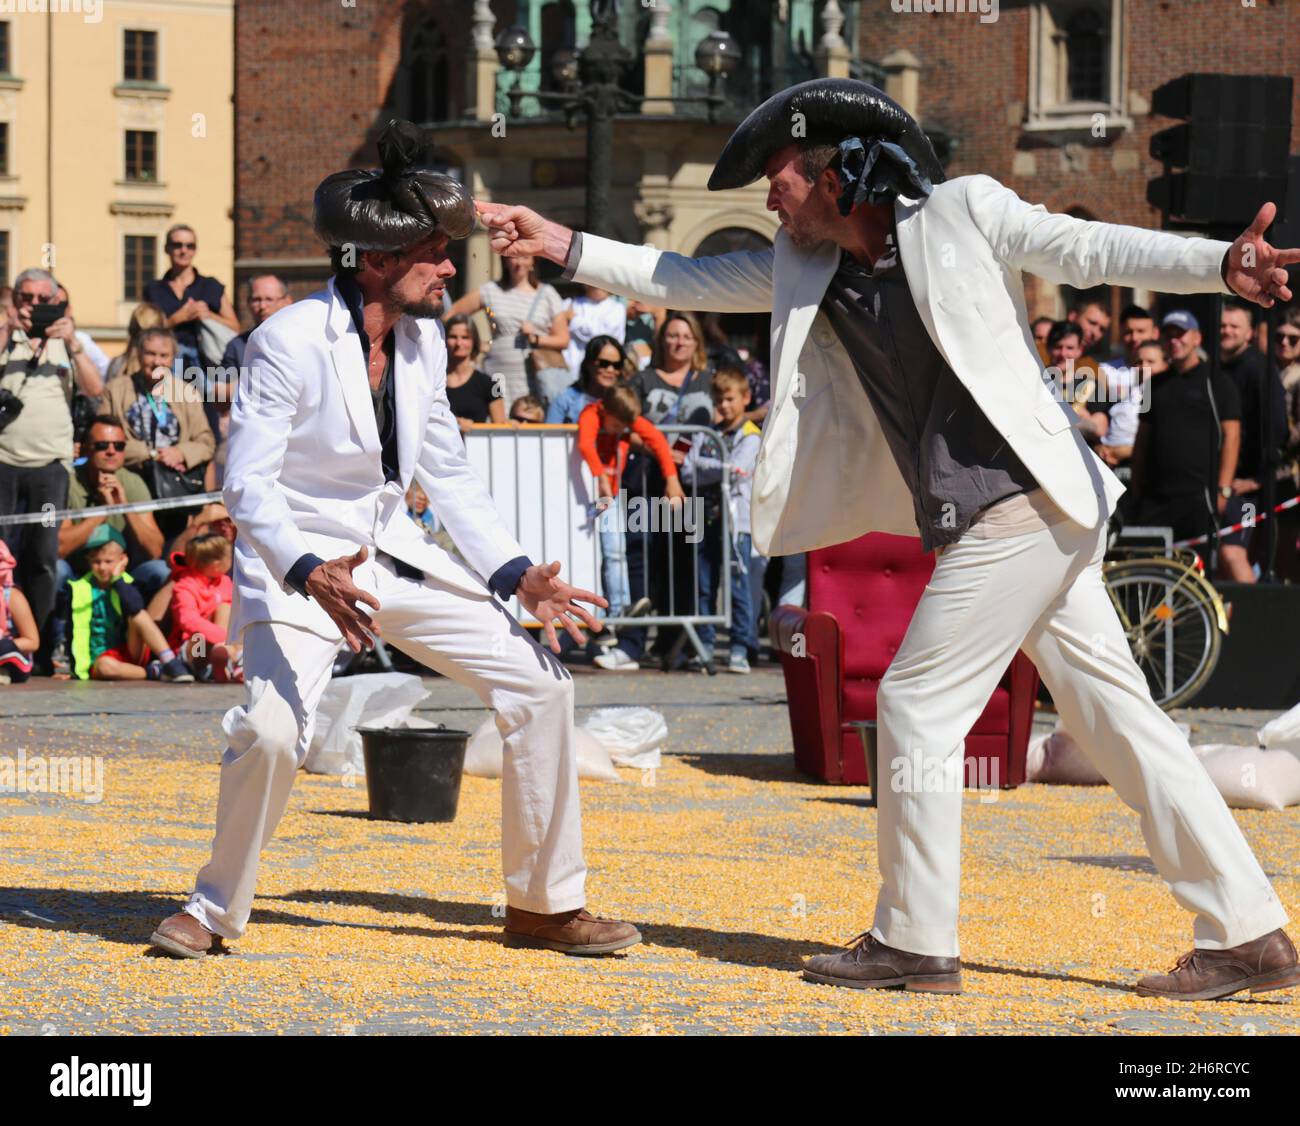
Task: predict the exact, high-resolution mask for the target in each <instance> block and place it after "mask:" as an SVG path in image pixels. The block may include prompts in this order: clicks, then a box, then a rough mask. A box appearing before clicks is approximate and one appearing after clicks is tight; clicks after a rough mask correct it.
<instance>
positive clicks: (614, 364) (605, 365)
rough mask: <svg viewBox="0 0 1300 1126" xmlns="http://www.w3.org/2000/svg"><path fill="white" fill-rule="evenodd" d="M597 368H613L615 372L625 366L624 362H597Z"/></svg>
mask: <svg viewBox="0 0 1300 1126" xmlns="http://www.w3.org/2000/svg"><path fill="white" fill-rule="evenodd" d="M596 366H597V367H598V368H613V369H614V370H615V371H617V370H618V369H619V368H621V367H622V366H623V361H622V360H597V361H596Z"/></svg>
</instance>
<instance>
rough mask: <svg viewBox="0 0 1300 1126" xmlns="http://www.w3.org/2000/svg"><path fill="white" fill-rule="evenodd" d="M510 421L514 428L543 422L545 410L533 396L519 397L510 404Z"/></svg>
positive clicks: (539, 400) (540, 402)
mask: <svg viewBox="0 0 1300 1126" xmlns="http://www.w3.org/2000/svg"><path fill="white" fill-rule="evenodd" d="M510 421H511V422H513V423H514V424H515V425H516V426H526V425H532V424H536V423H540V422H545V421H546V408H545V407H544V406H542V400H541V399H539V398H537V397H536V396H535V395H521V396H520V397H519V398H518V399H516V400H515V401H514V402H513V403H511V404H510Z"/></svg>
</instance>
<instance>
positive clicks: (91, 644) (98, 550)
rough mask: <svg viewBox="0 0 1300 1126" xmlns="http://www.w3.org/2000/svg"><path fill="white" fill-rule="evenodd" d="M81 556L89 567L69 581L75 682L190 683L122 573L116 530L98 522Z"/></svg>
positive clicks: (122, 542)
mask: <svg viewBox="0 0 1300 1126" xmlns="http://www.w3.org/2000/svg"><path fill="white" fill-rule="evenodd" d="M86 558H87V560H88V561H89V563H90V570H89V571H87V572H86V574H84V575H83V576H82V577H81V578H79V579H74V580H73V582H72V583H71V584H70V589H71V592H72V620H71V628H70V630H69V631H68V632H69V635H70V637H71V645H70V654H71V657H72V673H73V675H74V676H75V677H77V679H79V680H89V679H92V678H93V679H95V680H144V679H146V678H147V679H149V680H166V681H171V682H173V683H177V684H186V683H189V682H191V681H193V679H194V675H193V673H191V672H190V670H189V669H188V668H187V667H186V665H185V662H184V661H182V660H181V659H180V657H179V656H177V654H176V652H175V651H174V650H173V649H172V648H171V647H170V646H169V645H168V644H167V639H166V638H165V637H163V635H162V631H161V630H160V629H159V628H158V625H157V623H156V622H155V621H154V620H153V619H152V618H151V617H149V613H148V611H147V610H145V607H144V599H143V598H141V597H140V592H139V591H138V590H136V589H135V586H134V584H133V583H132V581H131V576H130V575H128V574H127V573H126V564H127V555H126V540H124V539H123V538H122V533H121V532H119V531H118V530H117V529H116V528H113V527H111V526H110V525H108V524H101V525H100V526H99V527H98V528H96V529H95V530H94V532H92V533H91V536H90V539H89V540H87V542H86ZM151 653H156V654H157V656H156V657H153V656H151Z"/></svg>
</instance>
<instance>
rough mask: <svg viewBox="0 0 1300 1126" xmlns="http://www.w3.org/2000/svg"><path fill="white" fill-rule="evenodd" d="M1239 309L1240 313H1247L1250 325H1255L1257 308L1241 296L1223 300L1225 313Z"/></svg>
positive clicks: (1252, 326)
mask: <svg viewBox="0 0 1300 1126" xmlns="http://www.w3.org/2000/svg"><path fill="white" fill-rule="evenodd" d="M1234 309H1235V310H1237V311H1238V312H1239V313H1245V314H1246V320H1247V321H1249V322H1250V327H1251V328H1254V327H1255V310H1254V309H1253V308H1251V306H1250V305H1249V304H1248V303H1246V302H1245V301H1243V300H1241V298H1239V297H1229V298H1227V299H1226V300H1225V301H1224V302H1223V311H1224V312H1225V313H1228V312H1231V311H1232V310H1234Z"/></svg>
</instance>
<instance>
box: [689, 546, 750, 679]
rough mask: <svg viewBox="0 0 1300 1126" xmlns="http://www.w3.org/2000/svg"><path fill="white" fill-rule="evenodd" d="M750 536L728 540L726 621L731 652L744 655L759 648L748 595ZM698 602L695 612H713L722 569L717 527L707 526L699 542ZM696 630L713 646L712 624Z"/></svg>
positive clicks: (706, 642) (707, 644) (708, 645)
mask: <svg viewBox="0 0 1300 1126" xmlns="http://www.w3.org/2000/svg"><path fill="white" fill-rule="evenodd" d="M750 542H751V541H750V536H749V533H748V532H740V533H737V534H736V535H735V536H734V537H733V538H732V543H731V576H730V581H731V620H730V622H729V623H728V629H729V632H730V635H731V636H730V640H731V655H732V656H733V657H734V656H739V657H745V656H748V654H749V653H750V652H751V651H752V650H755V649H757V648H758V635H757V633H756V632H755V629H754V613H753V608H752V606H751V605H750V594H749V556H750V550H751V548H750ZM700 547H701V549H702V550H701V551H700V605H699V610H698V613H699V614H701V615H704V614H714V613H716V612H717V610H716V608H715V607H716V602H717V598H716V591H717V590H718V589H719V583H720V581H721V571H722V533H721V529H720V528H719V527H718V526H716V525H715V526H714V527H712V528H709V529H708V530H707V531H706V532H705V535H704V542H703V543H702V544H701V545H700ZM696 628H697V629H698V630H699V634H700V640H701V641H702V642H704V646H705V648H706V649H708V650H710V652H711V651H712V649H713V638H714V634H715V631H714V627H713V626H711V625H702V626H698V627H696Z"/></svg>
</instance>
